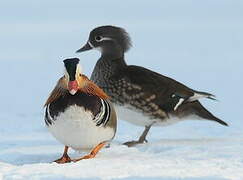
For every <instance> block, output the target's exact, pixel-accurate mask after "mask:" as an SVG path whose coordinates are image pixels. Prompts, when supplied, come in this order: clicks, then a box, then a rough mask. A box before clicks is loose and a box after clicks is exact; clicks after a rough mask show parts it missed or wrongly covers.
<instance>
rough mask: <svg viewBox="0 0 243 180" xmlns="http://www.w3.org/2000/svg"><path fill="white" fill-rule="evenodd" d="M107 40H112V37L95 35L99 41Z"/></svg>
mask: <svg viewBox="0 0 243 180" xmlns="http://www.w3.org/2000/svg"><path fill="white" fill-rule="evenodd" d="M105 40H112V39H111V38H109V37H103V36H95V41H97V42H101V41H105Z"/></svg>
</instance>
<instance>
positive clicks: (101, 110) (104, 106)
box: [45, 98, 111, 127]
mask: <svg viewBox="0 0 243 180" xmlns="http://www.w3.org/2000/svg"><path fill="white" fill-rule="evenodd" d="M97 100H98V102H99V103H98V104H100V105H99V107H96V108H97V109H96V110H95V111H96V113H94V110H93V111H91V108H85V110H86V111H91V112H92V113H93V115H94V118H93V120H94V122H95V123H96V126H103V127H104V126H106V124H107V123H108V121H109V120H110V116H111V107H110V105H109V103H108V102H107V101H106V100H103V99H100V98H97ZM53 104H54V103H52V104H48V105H47V106H46V110H45V124H46V125H47V126H50V125H52V124H53V123H54V121H55V117H56V116H58V115H59V113H61V112H64V111H65V109H66V108H67V107H65V108H64V107H63V108H62V110H60V109H58V106H54V107H53ZM76 105H77V104H76ZM51 106H52V107H51ZM92 107H94V106H92ZM53 108H54V109H53Z"/></svg>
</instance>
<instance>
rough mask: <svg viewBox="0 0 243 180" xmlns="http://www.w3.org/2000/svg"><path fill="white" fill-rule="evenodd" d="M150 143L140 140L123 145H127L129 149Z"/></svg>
mask: <svg viewBox="0 0 243 180" xmlns="http://www.w3.org/2000/svg"><path fill="white" fill-rule="evenodd" d="M147 142H148V141H147V140H146V139H144V140H142V141H141V140H138V141H128V142H125V143H123V145H126V146H127V147H133V146H136V145H138V144H144V143H147Z"/></svg>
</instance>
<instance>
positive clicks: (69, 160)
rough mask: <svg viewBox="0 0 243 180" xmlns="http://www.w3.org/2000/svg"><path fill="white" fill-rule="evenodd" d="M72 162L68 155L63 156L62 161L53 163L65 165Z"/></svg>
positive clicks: (58, 160)
mask: <svg viewBox="0 0 243 180" xmlns="http://www.w3.org/2000/svg"><path fill="white" fill-rule="evenodd" d="M71 161H72V160H71V158H70V157H69V156H68V155H64V156H62V157H61V158H60V159H57V160H55V161H53V162H55V163H58V164H64V163H70V162H71Z"/></svg>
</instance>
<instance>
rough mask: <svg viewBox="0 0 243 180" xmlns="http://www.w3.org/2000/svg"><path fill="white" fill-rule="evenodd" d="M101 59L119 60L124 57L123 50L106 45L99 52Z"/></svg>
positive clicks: (109, 44)
mask: <svg viewBox="0 0 243 180" xmlns="http://www.w3.org/2000/svg"><path fill="white" fill-rule="evenodd" d="M101 53H102V54H101V58H102V59H109V60H113V59H120V58H123V57H124V51H123V49H122V48H121V47H120V46H119V45H118V44H115V43H112V42H111V43H107V44H106V45H105V46H104V47H102V51H101Z"/></svg>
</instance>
